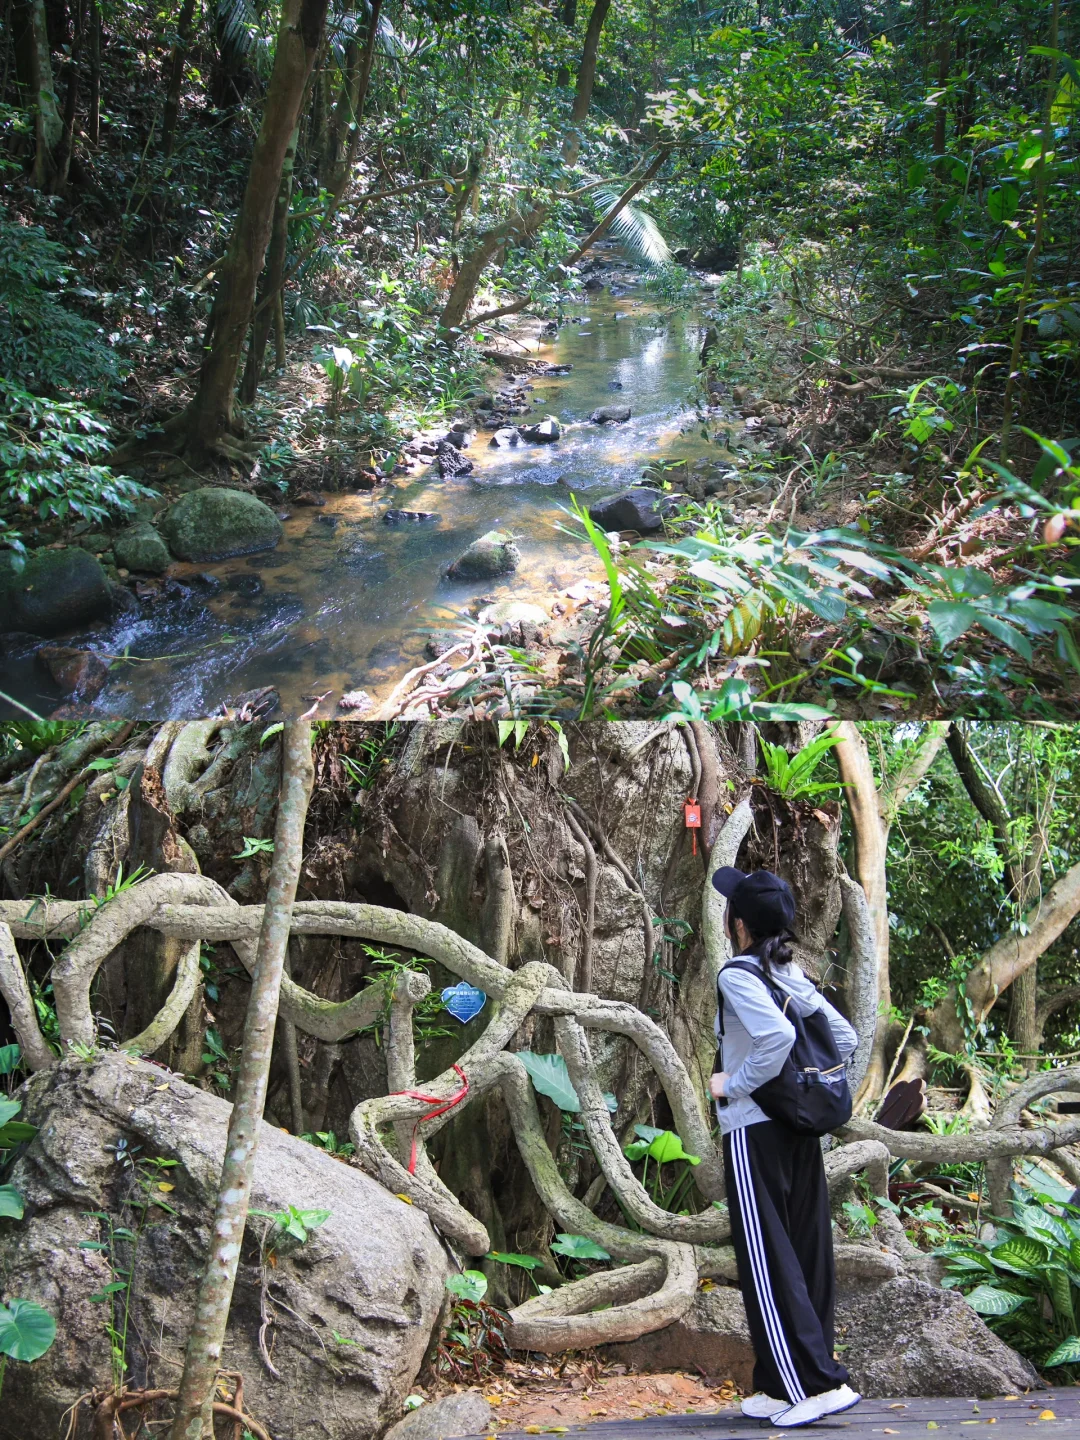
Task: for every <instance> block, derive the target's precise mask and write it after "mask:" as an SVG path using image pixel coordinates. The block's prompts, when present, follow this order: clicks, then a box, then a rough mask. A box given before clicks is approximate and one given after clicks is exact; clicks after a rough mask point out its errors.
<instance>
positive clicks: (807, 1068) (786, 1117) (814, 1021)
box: [716, 960, 851, 1136]
mask: <svg viewBox="0 0 1080 1440" xmlns="http://www.w3.org/2000/svg"><path fill="white" fill-rule="evenodd" d="M724 969H725V970H749V971H750V973H751V975H756V976H757V977H758V979H759V980H760V981H761V983H762V984H763V985H764V986H765V988H766V990H768V992H769V994H770V995H771V996H772V998H773V1002H774V1003H775V1004H776V1006H777V1007H778V1009H779V1010H780V1013H781V1014H782V1015H787V1018H788V1020H789V1021H790V1022H791V1024H792V1025H794V1027H795V1044H794V1045H793V1046H792V1047H791V1052H790V1054H789V1055H788V1057H787V1059H786V1060H785V1061H784V1068H783V1069H782V1070H781V1071H780V1073H779V1075H776V1076H774V1077H773V1079H772V1080H766V1082H765V1084H764V1085H759V1086H758V1088H757V1089H756V1090H753V1091H751V1093H750V1098H751V1099H752V1100H754V1101H755V1103H756V1104H758V1105H760V1107H761V1108H762V1110H764V1112H765V1114H766V1115H768V1117H769V1119H770V1120H776V1121H778V1122H779V1124H781V1125H786V1126H787V1127H788V1129H789V1130H794V1131H795V1133H796V1134H797V1135H818V1136H821V1135H827V1134H828V1133H829V1132H830V1131H831V1130H835V1129H836V1128H837V1127H838V1126H840V1125H844V1124H846V1123H847V1121H848V1120H850V1119H851V1089H850V1087H849V1086H848V1080H847V1066H846V1065H845V1063H844V1061H843V1060H842V1059H841V1058H840V1051H839V1050H838V1049H837V1048H836V1041H835V1040H834V1039H833V1033H832V1027H831V1026H830V1025H829V1021H828V1018H827V1017H826V1015H825V1013H824V1011H822V1010H815V1011H813V1012H812V1013H811V1014H810V1015H805V1016H803V1015H800V1014H798V1012H797V1011H796V1010H795V1009H794V1008H793V1009H792V1012H791V1014H790V1015H788V1014H787V1010H788V1006H789V1004H790V1003H791V996H790V995H788V994H785V992H784V991H783V990H781V989H780V987H779V986H778V985H774V984H773V983H772V982H771V981H770V980H768V979H767V978H766V976H765V975H764V974H763V973H762V971H761V970H760V969H759V968H758V967H757V966H756V965H750V964H748V963H747V962H746V961H744V960H731V961H729V962H728V964H727V965H725V966H724ZM716 995H717V1001H718V1004H719V1011H720V1034H721V1036H723V1033H724V994H723V991H722V990H721V989H720V984H719V981H718V982H717V986H716ZM722 1048H723V1047H721V1050H720V1051H718V1052H717V1068H718V1069H720V1068H722V1062H721V1060H720V1055H721V1052H722ZM721 1103H724V1102H723V1101H722V1102H721Z"/></svg>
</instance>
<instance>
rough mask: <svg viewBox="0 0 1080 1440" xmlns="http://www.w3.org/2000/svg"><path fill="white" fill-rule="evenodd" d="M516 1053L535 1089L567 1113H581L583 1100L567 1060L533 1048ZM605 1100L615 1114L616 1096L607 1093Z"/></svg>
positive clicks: (616, 1106)
mask: <svg viewBox="0 0 1080 1440" xmlns="http://www.w3.org/2000/svg"><path fill="white" fill-rule="evenodd" d="M514 1053H515V1054H516V1056H517V1058H518V1059H519V1060H520V1061H521V1063H522V1064H523V1065H524V1066H525V1069H526V1070H527V1071H528V1072H529V1079H530V1080H531V1081H532V1083H533V1089H534V1090H536V1091H538V1092H539V1094H541V1095H546V1096H547V1097H548V1099H549V1100H554V1102H555V1104H556V1105H557V1106H558V1107H559V1109H560V1110H562V1111H563V1112H564V1113H565V1114H568V1115H577V1114H578V1113H579V1111H580V1110H581V1101H580V1100H579V1099H578V1096H577V1091H576V1090H575V1089H574V1087H573V1085H572V1084H571V1083H570V1074H569V1071H568V1070H567V1068H566V1061H565V1060H564V1059H563V1057H562V1056H561V1055H537V1054H535V1053H534V1052H533V1051H532V1050H516V1051H515V1052H514ZM604 1102H605V1104H606V1105H607V1107H608V1109H609V1110H610V1111H611V1112H612V1114H614V1112H615V1110H616V1109H617V1108H618V1101H617V1100H616V1099H615V1096H614V1095H605V1096H604Z"/></svg>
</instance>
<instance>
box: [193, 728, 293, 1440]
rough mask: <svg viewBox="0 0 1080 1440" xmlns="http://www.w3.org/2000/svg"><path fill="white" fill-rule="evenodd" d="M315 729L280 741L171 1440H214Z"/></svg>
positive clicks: (289, 733)
mask: <svg viewBox="0 0 1080 1440" xmlns="http://www.w3.org/2000/svg"><path fill="white" fill-rule="evenodd" d="M314 776H315V772H314V766H313V764H312V758H311V725H310V724H309V723H308V722H307V721H302V720H298V721H291V722H289V723H288V724H286V726H285V730H284V734H283V737H282V765H281V798H280V802H279V805H278V815H277V824H276V827H275V831H274V859H273V863H272V864H271V867H270V880H269V884H268V887H267V895H266V905H265V907H264V909H263V916H262V923H261V928H260V933H259V943H258V952H257V958H256V962H255V974H254V976H253V978H252V985H251V997H250V999H249V1001H248V1009H247V1019H246V1020H245V1023H244V1042H243V1051H242V1056H241V1061H240V1072H239V1076H238V1078H237V1082H236V1089H235V1093H234V1095H233V1108H232V1115H231V1117H230V1120H229V1134H228V1139H227V1141H226V1145H225V1159H224V1162H223V1164H222V1168H221V1180H220V1182H219V1186H218V1201H217V1210H216V1213H215V1216H214V1224H213V1230H212V1235H213V1240H212V1242H211V1245H212V1248H211V1253H210V1255H209V1256H208V1257H207V1265H206V1270H205V1271H204V1273H203V1279H202V1283H201V1284H200V1287H199V1294H198V1299H197V1300H196V1305H195V1316H194V1320H193V1321H192V1326H191V1332H190V1335H189V1337H188V1346H187V1352H186V1354H185V1357H184V1371H183V1375H182V1378H181V1381H180V1391H179V1396H178V1398H177V1402H176V1410H175V1412H174V1416H173V1424H172V1430H171V1432H170V1436H171V1440H202V1437H204V1436H206V1437H210V1440H212V1437H213V1420H212V1418H211V1413H210V1407H211V1405H212V1403H213V1399H214V1387H215V1383H216V1379H217V1372H218V1367H219V1365H220V1362H221V1347H222V1343H223V1341H224V1338H225V1327H226V1324H227V1322H228V1318H229V1307H230V1304H231V1302H232V1292H233V1285H234V1283H235V1281H236V1267H237V1263H238V1262H239V1259H240V1246H241V1242H242V1241H243V1237H244V1226H245V1224H246V1223H247V1212H248V1204H249V1196H250V1194H251V1182H252V1177H253V1175H254V1173H255V1152H256V1149H257V1146H258V1135H259V1125H260V1124H261V1122H262V1116H263V1108H264V1105H265V1102H266V1087H267V1079H268V1076H269V1073H270V1057H271V1052H272V1049H273V1043H274V1028H275V1025H276V1023H277V1015H278V996H279V993H280V990H281V979H282V974H283V971H284V966H285V955H286V950H287V947H288V943H289V931H290V926H291V919H292V909H293V903H294V901H295V899H296V886H297V882H298V881H299V878H300V867H301V864H302V862H303V856H304V822H305V819H306V817H307V811H308V802H309V799H310V796H311V787H312V783H313V781H314Z"/></svg>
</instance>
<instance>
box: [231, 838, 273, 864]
mask: <svg viewBox="0 0 1080 1440" xmlns="http://www.w3.org/2000/svg"><path fill="white" fill-rule="evenodd" d="M273 853H274V842H273V840H257V839H255V838H254V836H251V835H245V836H244V848H243V849H242V850H238V851H237V853H236V854H235V855H234V856H233V857H232V858H233V859H234V860H250V859H251V858H252V857H253V856H255V855H272V854H273Z"/></svg>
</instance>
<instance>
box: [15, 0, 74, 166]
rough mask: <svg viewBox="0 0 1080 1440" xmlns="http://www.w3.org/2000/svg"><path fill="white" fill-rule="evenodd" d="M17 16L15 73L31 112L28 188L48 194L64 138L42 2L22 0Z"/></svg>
mask: <svg viewBox="0 0 1080 1440" xmlns="http://www.w3.org/2000/svg"><path fill="white" fill-rule="evenodd" d="M20 12H21V13H20V15H19V20H20V21H21V25H20V30H19V35H18V40H17V49H18V54H19V71H20V76H21V78H22V83H23V88H24V89H25V90H26V92H27V100H28V102H29V108H31V109H32V110H33V112H34V162H33V166H32V167H31V170H30V184H31V185H33V186H34V187H35V189H38V190H51V188H52V185H53V182H54V180H55V177H56V157H57V151H58V150H59V148H60V143H61V141H62V140H63V136H64V117H63V115H62V114H61V113H60V102H59V100H58V99H57V96H56V87H55V82H54V80H53V71H52V56H51V53H50V47H49V27H48V21H47V18H46V13H45V0H26V3H25V4H24V5H22V6H21V7H20Z"/></svg>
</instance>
